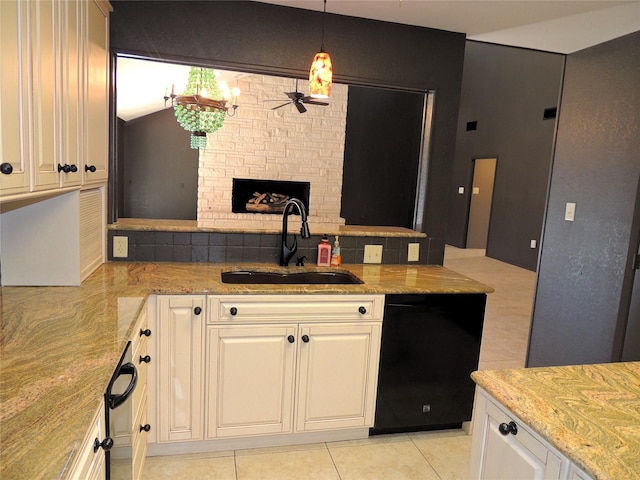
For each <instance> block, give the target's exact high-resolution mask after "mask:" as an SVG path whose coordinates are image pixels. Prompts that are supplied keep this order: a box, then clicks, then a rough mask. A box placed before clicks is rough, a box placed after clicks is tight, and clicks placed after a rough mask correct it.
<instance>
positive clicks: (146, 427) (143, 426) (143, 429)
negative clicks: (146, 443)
mask: <svg viewBox="0 0 640 480" xmlns="http://www.w3.org/2000/svg"><path fill="white" fill-rule="evenodd" d="M149 430H151V425H149V424H148V423H147V424H146V425H140V431H141V432H148V431H149Z"/></svg>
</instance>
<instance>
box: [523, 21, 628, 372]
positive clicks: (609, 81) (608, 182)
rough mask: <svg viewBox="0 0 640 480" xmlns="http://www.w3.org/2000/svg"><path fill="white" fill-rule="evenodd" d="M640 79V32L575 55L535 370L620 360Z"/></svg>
mask: <svg viewBox="0 0 640 480" xmlns="http://www.w3.org/2000/svg"><path fill="white" fill-rule="evenodd" d="M639 79H640V32H637V33H634V34H631V35H627V36H625V37H621V38H619V39H616V40H613V41H610V42H607V43H604V44H601V45H597V46H595V47H592V48H589V49H586V50H582V51H580V52H577V53H574V54H571V55H569V56H568V57H567V61H566V69H565V74H564V88H563V95H562V102H561V105H560V109H559V118H558V132H557V140H556V148H555V155H554V162H553V176H552V178H551V184H550V190H549V199H548V204H547V213H546V224H545V230H544V236H543V242H542V252H541V258H540V266H539V269H538V286H537V291H536V295H535V303H534V312H533V322H532V328H531V338H530V344H529V354H528V360H527V365H528V366H530V367H536V366H546V365H566V364H583V363H597V362H610V361H618V360H620V355H621V347H622V340H623V339H624V334H625V329H626V325H625V322H626V318H619V315H618V312H619V309H620V304H621V297H622V296H623V294H624V292H623V283H624V278H625V277H626V276H628V275H630V268H631V264H632V262H631V261H630V258H629V252H630V251H631V250H633V249H631V248H630V243H631V240H632V223H633V214H634V205H635V196H636V191H637V186H638V178H639V176H640V82H639ZM567 202H575V203H576V212H575V221H573V222H568V221H565V220H564V211H565V205H566V203H567ZM637 331H638V330H636V332H637ZM636 342H640V338H637V339H636Z"/></svg>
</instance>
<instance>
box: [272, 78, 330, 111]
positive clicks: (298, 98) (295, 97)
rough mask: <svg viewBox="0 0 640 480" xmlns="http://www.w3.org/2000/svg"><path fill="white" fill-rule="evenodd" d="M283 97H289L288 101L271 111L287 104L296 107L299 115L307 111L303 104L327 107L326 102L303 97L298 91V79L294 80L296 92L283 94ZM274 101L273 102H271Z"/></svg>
mask: <svg viewBox="0 0 640 480" xmlns="http://www.w3.org/2000/svg"><path fill="white" fill-rule="evenodd" d="M284 93H285V95H287V97H289V101H288V102H285V103H283V104H282V105H278V106H277V107H273V108H272V109H271V110H276V109H278V108H282V107H284V106H286V105H289V104H291V103H292V104H294V105H295V106H296V108H297V109H298V112H300V113H304V112H306V111H307V109H306V108H305V106H304V104H305V103H306V104H309V105H323V106H327V105H329V104H328V103H327V102H320V101H318V100H316V99H315V98H313V97H309V96H305V94H304V93H302V92H299V91H298V79H297V78H296V91H295V92H284ZM272 101H274V100H272Z"/></svg>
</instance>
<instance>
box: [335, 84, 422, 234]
mask: <svg viewBox="0 0 640 480" xmlns="http://www.w3.org/2000/svg"><path fill="white" fill-rule="evenodd" d="M424 108H425V94H423V93H415V92H399V91H397V90H388V89H382V88H369V87H357V86H350V87H349V100H348V103H347V128H346V133H345V142H344V169H343V179H342V209H341V212H340V213H341V216H342V218H344V219H345V221H346V224H347V225H388V226H396V227H405V228H413V212H414V207H415V201H416V183H417V175H418V163H419V160H420V151H421V148H420V146H421V143H422V119H423V117H424Z"/></svg>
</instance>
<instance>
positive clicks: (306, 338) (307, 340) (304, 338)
mask: <svg viewBox="0 0 640 480" xmlns="http://www.w3.org/2000/svg"><path fill="white" fill-rule="evenodd" d="M302 341H303V342H304V343H309V335H302Z"/></svg>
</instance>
